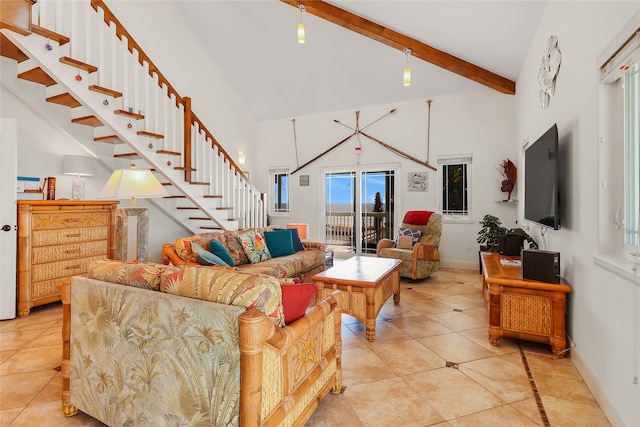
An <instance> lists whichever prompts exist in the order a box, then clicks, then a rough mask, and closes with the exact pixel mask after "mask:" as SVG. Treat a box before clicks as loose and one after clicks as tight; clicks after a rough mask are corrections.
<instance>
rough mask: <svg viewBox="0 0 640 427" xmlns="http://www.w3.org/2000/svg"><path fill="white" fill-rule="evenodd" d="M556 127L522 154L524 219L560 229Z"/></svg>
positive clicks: (552, 127)
mask: <svg viewBox="0 0 640 427" xmlns="http://www.w3.org/2000/svg"><path fill="white" fill-rule="evenodd" d="M558 186H559V180H558V126H557V125H556V124H554V125H553V126H551V128H550V129H549V130H548V131H546V132H545V133H544V134H543V135H542V136H541V137H540V138H538V139H537V140H536V141H535V142H534V143H533V144H531V145H529V147H527V149H526V150H525V152H524V219H526V220H528V221H531V222H534V223H536V224H538V225H540V226H543V227H548V228H552V229H554V230H558V229H559V228H560V217H559V211H558V208H559V206H558V205H559V201H560V192H559V189H558Z"/></svg>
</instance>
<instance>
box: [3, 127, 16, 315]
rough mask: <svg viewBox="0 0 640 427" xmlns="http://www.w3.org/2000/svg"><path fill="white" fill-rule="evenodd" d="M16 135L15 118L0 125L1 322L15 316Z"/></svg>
mask: <svg viewBox="0 0 640 427" xmlns="http://www.w3.org/2000/svg"><path fill="white" fill-rule="evenodd" d="M17 169H18V134H17V126H16V120H15V119H8V118H4V117H3V118H2V119H1V122H0V319H2V320H4V319H13V318H14V317H16V238H17V234H18V233H17V231H16V228H17V227H16V225H17V214H16V176H17Z"/></svg>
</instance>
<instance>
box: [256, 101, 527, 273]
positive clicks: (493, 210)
mask: <svg viewBox="0 0 640 427" xmlns="http://www.w3.org/2000/svg"><path fill="white" fill-rule="evenodd" d="M426 101H427V100H426V99H418V100H413V101H407V102H399V103H394V104H388V105H377V106H368V107H362V108H354V109H353V110H349V111H347V110H345V111H336V112H330V113H324V114H317V115H311V116H303V117H296V118H295V119H296V135H297V147H298V148H297V149H298V163H296V149H295V143H294V138H293V125H292V122H291V119H283V120H274V121H267V122H261V123H259V124H258V148H257V154H256V157H257V158H259V159H260V162H259V164H258V165H256V168H255V170H256V173H255V176H256V177H258V178H259V179H258V183H257V185H258V188H260V190H261V191H263V192H267V191H268V185H267V183H268V182H269V180H268V173H269V168H270V167H281V166H284V167H289V168H290V169H291V170H292V171H293V170H295V169H296V168H297V167H298V166H301V165H303V164H305V163H306V162H308V161H309V160H311V159H313V158H314V157H316V156H317V155H319V154H321V153H323V152H324V151H326V150H328V149H329V148H331V147H332V146H334V145H335V144H337V143H338V142H339V141H341V140H342V139H343V138H345V137H347V136H349V135H350V134H351V133H352V131H351V130H350V129H347V128H345V127H344V126H341V125H339V124H336V123H334V121H333V120H334V119H336V120H339V121H340V122H342V123H344V124H346V125H348V126H351V127H352V128H354V127H355V120H356V119H355V111H356V109H358V110H359V111H360V121H359V124H360V127H361V128H362V127H364V126H367V125H368V124H369V123H371V122H373V121H374V120H376V119H378V118H380V117H381V116H383V115H384V114H386V113H388V112H389V111H391V110H392V109H394V108H395V109H396V112H395V113H393V114H390V115H388V116H387V117H385V118H384V119H382V120H380V121H379V122H377V123H375V124H374V125H372V126H371V127H369V128H367V129H366V131H365V132H366V133H367V134H369V135H371V136H372V137H374V138H376V139H379V140H381V141H382V142H384V143H386V144H389V145H391V146H393V147H394V148H397V149H399V150H402V151H404V152H406V153H407V154H410V155H411V156H413V157H416V158H418V159H421V160H426V158H427V117H428V106H427V102H426ZM514 108H515V99H514V97H513V96H508V95H502V94H499V93H497V92H494V91H491V90H488V89H486V90H485V89H480V90H477V91H474V92H468V93H463V94H456V95H450V96H442V97H435V98H433V100H432V104H431V138H430V141H431V143H430V153H429V163H430V164H431V165H434V166H436V167H437V164H438V163H437V159H438V156H441V155H451V154H465V153H472V154H473V165H472V180H473V189H472V192H473V197H472V202H471V204H472V220H471V221H470V222H467V223H445V224H444V229H443V236H442V241H441V246H440V251H441V260H442V265H443V266H444V267H456V268H467V269H477V268H478V246H479V245H478V243H477V242H476V238H477V233H478V230H479V225H478V221H480V219H481V218H482V216H483V215H485V214H487V213H490V214H492V215H496V216H498V217H499V218H501V219H502V220H503V222H504V224H505V225H507V226H509V227H512V226H514V225H515V218H516V211H515V205H513V204H510V205H506V204H502V203H496V200H501V199H504V198H505V197H506V193H501V192H500V182H501V180H502V176H501V174H500V171H499V169H498V166H499V164H500V162H501V161H502V160H503V159H504V158H507V157H508V158H510V159H512V160H513V161H514V163H516V164H517V150H516V148H515V146H514V136H515V115H514ZM360 141H361V145H362V153H361V154H360V159H359V160H360V164H361V165H369V164H380V165H384V164H387V165H391V164H397V163H399V164H400V176H399V184H400V189H401V192H400V195H399V200H398V199H396V210H397V211H398V212H399V213H400V214H399V216H400V219H401V218H402V215H403V213H404V212H405V211H407V210H411V209H427V210H433V211H436V210H437V209H438V206H437V194H438V192H437V188H438V184H437V182H438V176H437V174H436V172H435V171H433V170H430V169H427V168H426V167H424V166H422V165H420V164H418V163H415V162H412V161H410V160H406V159H403V158H401V157H399V156H397V155H396V154H394V153H392V152H391V151H388V150H387V149H386V148H384V147H382V146H381V145H379V144H378V143H376V142H373V141H371V140H369V139H367V138H366V137H361V138H360ZM355 144H356V141H355V138H352V139H350V140H348V141H346V142H345V143H343V144H342V145H340V146H338V147H337V148H335V149H333V150H332V151H330V152H329V153H327V154H326V155H324V156H322V157H320V158H319V159H318V160H316V161H314V162H313V163H311V164H309V165H308V166H306V167H305V168H303V169H302V170H300V171H299V172H297V173H296V174H294V175H293V176H292V179H291V184H290V187H291V188H290V204H291V207H290V215H289V216H288V217H287V218H274V219H273V222H274V223H275V224H284V223H286V222H306V223H309V227H310V239H311V240H318V241H323V240H324V235H323V234H322V230H320V226H319V224H320V221H321V217H320V212H321V209H322V203H323V202H322V200H321V197H319V195H320V194H321V193H322V191H321V189H322V185H323V183H320V182H319V180H320V176H321V173H322V169H323V168H328V167H339V166H349V165H355V163H356V155H355V152H354V147H355ZM425 171H426V172H428V177H429V188H428V191H427V192H425V193H422V192H408V191H407V174H408V173H409V172H425ZM300 174H305V175H309V176H310V186H309V187H300V186H299V179H298V176H299V175H300ZM512 198H516V199H517V193H513V194H512Z"/></svg>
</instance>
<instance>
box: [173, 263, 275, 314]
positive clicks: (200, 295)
mask: <svg viewBox="0 0 640 427" xmlns="http://www.w3.org/2000/svg"><path fill="white" fill-rule="evenodd" d="M160 290H161V291H162V292H167V293H170V294H174V295H181V296H184V297H189V298H195V299H200V300H205V301H213V302H218V303H222V304H230V305H235V306H237V307H244V308H245V309H246V310H250V309H256V310H259V311H261V312H263V313H265V315H266V316H267V317H268V318H269V319H270V320H272V321H273V322H274V323H275V324H276V325H277V326H284V312H283V311H282V294H281V290H280V283H279V282H278V281H277V280H276V279H275V278H274V277H271V276H265V275H258V274H250V273H241V274H239V273H238V272H235V271H226V270H220V269H214V268H208V267H197V266H167V268H166V270H165V272H164V274H163V275H162V277H161V281H160Z"/></svg>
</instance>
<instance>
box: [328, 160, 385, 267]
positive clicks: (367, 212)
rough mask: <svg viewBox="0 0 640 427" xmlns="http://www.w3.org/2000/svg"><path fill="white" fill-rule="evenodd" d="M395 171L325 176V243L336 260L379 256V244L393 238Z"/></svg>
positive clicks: (368, 171)
mask: <svg viewBox="0 0 640 427" xmlns="http://www.w3.org/2000/svg"><path fill="white" fill-rule="evenodd" d="M394 187H395V171H394V170H392V169H388V170H386V168H385V169H379V168H376V169H367V168H358V169H355V170H335V171H327V172H325V215H324V222H325V224H324V228H325V232H326V242H327V246H328V248H330V249H333V251H334V253H335V254H336V256H340V255H344V256H349V255H350V254H356V255H363V254H372V255H375V253H376V244H377V243H378V240H380V239H382V238H384V237H390V238H392V236H393V229H394V194H395V188H394Z"/></svg>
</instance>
